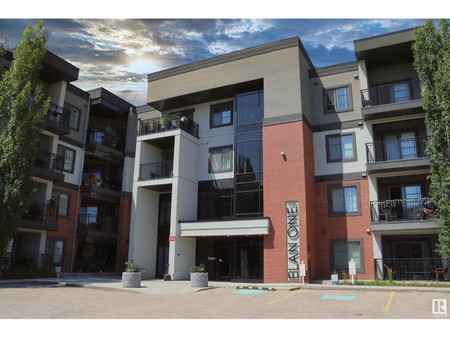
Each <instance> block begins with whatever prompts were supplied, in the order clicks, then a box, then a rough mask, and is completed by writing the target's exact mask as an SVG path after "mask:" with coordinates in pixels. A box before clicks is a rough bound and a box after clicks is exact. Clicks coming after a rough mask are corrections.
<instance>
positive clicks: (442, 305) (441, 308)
mask: <svg viewBox="0 0 450 338" xmlns="http://www.w3.org/2000/svg"><path fill="white" fill-rule="evenodd" d="M433 314H434V315H446V314H447V299H433Z"/></svg>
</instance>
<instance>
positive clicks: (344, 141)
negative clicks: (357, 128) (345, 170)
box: [326, 133, 357, 163]
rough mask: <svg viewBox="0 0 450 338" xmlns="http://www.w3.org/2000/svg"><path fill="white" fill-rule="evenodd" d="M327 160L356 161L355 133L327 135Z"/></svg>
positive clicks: (329, 161)
mask: <svg viewBox="0 0 450 338" xmlns="http://www.w3.org/2000/svg"><path fill="white" fill-rule="evenodd" d="M326 143H327V162H328V163H331V162H350V161H356V160H357V158H356V143H355V134H354V133H352V134H344V135H326Z"/></svg>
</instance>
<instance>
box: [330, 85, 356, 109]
mask: <svg viewBox="0 0 450 338" xmlns="http://www.w3.org/2000/svg"><path fill="white" fill-rule="evenodd" d="M325 98H326V112H339V111H344V110H348V109H351V102H350V87H349V86H345V87H339V88H333V89H328V90H326V92H325Z"/></svg>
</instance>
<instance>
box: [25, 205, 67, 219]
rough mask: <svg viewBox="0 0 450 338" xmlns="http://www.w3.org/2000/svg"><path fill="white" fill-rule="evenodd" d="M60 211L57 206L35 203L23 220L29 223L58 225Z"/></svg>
mask: <svg viewBox="0 0 450 338" xmlns="http://www.w3.org/2000/svg"><path fill="white" fill-rule="evenodd" d="M58 210H59V207H58V206H57V205H52V204H50V203H39V202H34V203H33V204H32V205H31V207H30V208H29V209H28V211H27V212H26V213H25V214H24V215H23V216H22V218H23V219H26V220H29V221H36V222H43V223H52V224H57V223H58Z"/></svg>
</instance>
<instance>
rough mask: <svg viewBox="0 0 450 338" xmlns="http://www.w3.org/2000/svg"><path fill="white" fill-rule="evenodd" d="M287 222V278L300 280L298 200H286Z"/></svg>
mask: <svg viewBox="0 0 450 338" xmlns="http://www.w3.org/2000/svg"><path fill="white" fill-rule="evenodd" d="M286 223H287V280H288V282H298V281H300V268H299V259H300V236H299V215H298V201H289V202H286Z"/></svg>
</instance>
